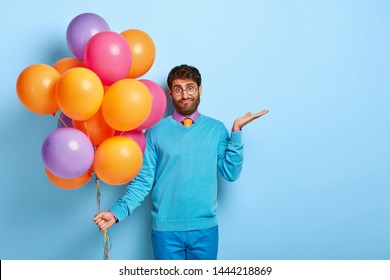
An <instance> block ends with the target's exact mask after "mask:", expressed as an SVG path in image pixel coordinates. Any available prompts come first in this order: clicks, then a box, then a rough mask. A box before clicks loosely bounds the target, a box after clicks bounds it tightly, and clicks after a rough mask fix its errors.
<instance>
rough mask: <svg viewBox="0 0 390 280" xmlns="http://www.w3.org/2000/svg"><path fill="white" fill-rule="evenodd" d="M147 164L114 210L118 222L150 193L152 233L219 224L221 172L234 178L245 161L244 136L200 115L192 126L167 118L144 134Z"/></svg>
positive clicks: (227, 177) (237, 175)
mask: <svg viewBox="0 0 390 280" xmlns="http://www.w3.org/2000/svg"><path fill="white" fill-rule="evenodd" d="M145 137H146V149H145V152H144V161H143V166H142V169H141V171H140V172H139V174H138V175H137V177H136V178H134V179H133V180H132V181H131V182H130V183H129V186H128V187H127V190H126V193H125V195H124V196H123V197H122V198H121V199H119V200H118V201H117V202H116V204H114V206H113V207H112V208H111V211H112V212H113V213H114V214H115V215H116V217H117V218H118V221H122V220H124V219H125V218H126V217H127V216H128V215H130V214H131V213H132V211H133V210H134V209H135V208H137V207H138V206H139V205H140V204H141V203H142V202H143V200H144V198H145V197H146V196H147V194H148V193H149V192H150V190H151V189H152V204H153V209H152V218H153V226H152V227H153V229H154V230H157V231H186V230H195V229H202V228H208V227H212V226H215V225H217V219H216V208H217V172H218V170H219V172H220V173H221V175H222V176H223V177H224V178H225V179H226V180H229V181H234V180H236V179H237V178H238V177H239V175H240V172H241V168H242V162H243V145H242V143H241V132H232V136H231V138H229V133H228V131H227V130H226V128H225V126H224V125H223V123H222V122H220V121H217V120H215V119H212V118H210V117H207V116H204V115H201V116H200V117H199V119H198V120H197V121H196V122H195V123H194V124H193V125H192V126H190V127H185V126H183V125H181V124H180V123H178V122H177V121H175V120H174V119H173V118H172V116H169V117H166V118H164V119H162V120H161V121H160V122H158V123H157V124H156V125H154V126H153V127H152V128H150V129H149V130H147V131H146V133H145Z"/></svg>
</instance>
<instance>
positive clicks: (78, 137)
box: [41, 127, 94, 179]
mask: <svg viewBox="0 0 390 280" xmlns="http://www.w3.org/2000/svg"><path fill="white" fill-rule="evenodd" d="M41 153H42V159H43V162H44V165H45V167H46V168H47V169H48V170H49V171H50V172H51V173H53V174H54V175H56V176H57V177H60V178H65V179H71V178H76V177H79V176H81V175H83V174H84V173H85V172H87V171H88V170H89V168H90V167H91V166H92V163H93V158H94V149H93V145H92V143H91V141H90V140H89V139H88V137H87V136H86V135H85V134H84V133H83V132H81V131H80V130H78V129H75V128H71V127H62V128H58V129H56V130H54V131H53V132H52V133H50V134H49V135H48V136H47V137H46V139H45V141H44V142H43V144H42V150H41Z"/></svg>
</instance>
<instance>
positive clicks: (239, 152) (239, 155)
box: [218, 131, 244, 182]
mask: <svg viewBox="0 0 390 280" xmlns="http://www.w3.org/2000/svg"><path fill="white" fill-rule="evenodd" d="M241 136H242V132H241V131H237V132H232V134H231V138H230V139H229V134H228V132H227V131H226V133H224V136H223V137H222V139H221V141H220V142H219V145H218V170H219V172H220V173H221V175H222V176H223V177H224V178H225V179H226V180H228V181H230V182H233V181H235V180H237V179H238V178H239V177H240V174H241V170H242V163H243V161H244V158H243V150H244V145H243V144H242V140H241Z"/></svg>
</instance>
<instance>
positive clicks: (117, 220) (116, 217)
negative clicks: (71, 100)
mask: <svg viewBox="0 0 390 280" xmlns="http://www.w3.org/2000/svg"><path fill="white" fill-rule="evenodd" d="M108 212H110V213H111V214H112V215H113V216H114V218H115V223H118V222H119V219H118V216H117V215H116V214H115V212H113V211H111V210H108Z"/></svg>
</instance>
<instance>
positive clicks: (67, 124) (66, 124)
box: [57, 112, 73, 128]
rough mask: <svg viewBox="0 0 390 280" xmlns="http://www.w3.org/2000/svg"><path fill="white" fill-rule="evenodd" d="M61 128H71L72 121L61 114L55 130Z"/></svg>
mask: <svg viewBox="0 0 390 280" xmlns="http://www.w3.org/2000/svg"><path fill="white" fill-rule="evenodd" d="M61 120H62V121H61ZM61 127H73V123H72V119H71V118H69V117H68V116H67V115H65V114H64V113H62V112H61V114H60V116H59V117H58V121H57V128H61Z"/></svg>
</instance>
